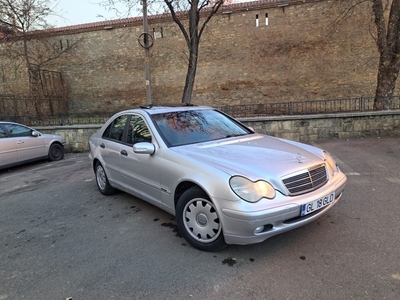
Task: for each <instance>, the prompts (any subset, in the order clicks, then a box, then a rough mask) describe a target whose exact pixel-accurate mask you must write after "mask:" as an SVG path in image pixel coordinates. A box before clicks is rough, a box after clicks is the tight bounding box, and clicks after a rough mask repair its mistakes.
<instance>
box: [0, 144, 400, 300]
mask: <svg viewBox="0 0 400 300" xmlns="http://www.w3.org/2000/svg"><path fill="white" fill-rule="evenodd" d="M316 145H317V146H319V147H322V148H324V149H326V150H328V151H329V152H331V154H332V155H333V156H334V158H335V159H336V160H337V161H338V162H339V164H340V166H341V168H342V170H343V171H344V172H345V173H346V174H347V175H348V185H347V188H346V190H345V194H344V196H343V197H342V199H341V201H340V202H339V203H338V204H337V205H336V206H335V207H334V208H332V210H331V211H330V212H329V214H327V215H325V216H323V217H322V218H320V219H319V220H317V221H316V222H313V223H311V224H309V225H306V226H304V227H302V228H299V229H296V230H293V231H291V232H287V233H284V234H281V235H278V236H275V237H273V238H271V239H269V240H267V241H265V242H263V243H261V244H256V245H249V246H229V247H227V248H226V249H224V250H223V251H221V252H217V253H207V252H201V251H199V250H196V249H194V248H192V247H191V246H189V245H187V244H186V242H185V240H184V239H183V238H181V237H180V236H179V234H178V233H177V232H176V226H175V221H174V220H173V218H172V216H171V215H169V214H167V213H165V212H163V211H161V210H160V209H158V208H155V207H152V206H151V205H149V204H146V203H145V202H143V201H141V200H139V199H136V198H134V197H132V196H129V195H127V194H124V193H118V194H116V195H113V196H111V197H107V196H103V195H101V194H100V193H99V192H98V190H97V187H96V184H95V181H94V174H93V172H92V170H91V168H90V162H89V159H88V157H87V153H83V154H67V156H66V159H65V160H63V161H61V162H53V163H49V162H41V163H35V164H30V165H27V166H23V167H18V168H13V169H12V170H9V171H0V300H4V299H7V300H10V299H12V300H14V299H18V300H19V299H41V300H47V299H48V300H58V299H60V300H61V299H62V300H65V299H66V298H68V297H72V298H73V299H74V300H82V299H84V300H92V299H93V300H102V299H104V300H110V299H152V300H154V299H229V300H232V299H257V300H258V299H279V300H282V299H338V300H339V299H346V300H348V299H374V300H375V299H396V300H398V299H400V229H399V228H400V138H392V139H362V140H350V141H343V140H342V141H330V142H318V143H316Z"/></svg>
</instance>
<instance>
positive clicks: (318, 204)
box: [301, 192, 335, 217]
mask: <svg viewBox="0 0 400 300" xmlns="http://www.w3.org/2000/svg"><path fill="white" fill-rule="evenodd" d="M333 201H335V193H334V192H333V193H331V194H329V195H328V196H325V197H322V198H320V199H317V200H314V201H312V202H309V203H306V204H303V205H302V206H301V216H302V217H303V216H306V215H308V214H311V213H313V212H314V211H317V210H319V209H321V208H323V207H325V206H328V205H329V204H331V203H333Z"/></svg>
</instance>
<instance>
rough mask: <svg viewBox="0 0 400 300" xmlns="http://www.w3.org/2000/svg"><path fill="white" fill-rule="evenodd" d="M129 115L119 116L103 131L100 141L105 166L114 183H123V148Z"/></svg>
mask: <svg viewBox="0 0 400 300" xmlns="http://www.w3.org/2000/svg"><path fill="white" fill-rule="evenodd" d="M127 120H128V115H122V116H119V117H117V118H116V119H115V120H114V121H113V122H111V123H110V125H109V126H108V127H107V128H106V130H105V131H104V132H103V136H102V139H101V142H100V147H101V157H102V158H103V161H104V168H105V170H106V172H107V177H108V180H109V181H110V182H112V183H114V184H118V185H122V184H123V176H122V174H121V158H120V157H121V150H122V146H123V144H122V143H123V140H124V139H125V127H126V123H127Z"/></svg>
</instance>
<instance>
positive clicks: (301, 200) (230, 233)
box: [220, 173, 347, 245]
mask: <svg viewBox="0 0 400 300" xmlns="http://www.w3.org/2000/svg"><path fill="white" fill-rule="evenodd" d="M335 177H336V178H334V179H333V180H331V181H330V182H328V183H327V184H326V185H325V186H323V187H321V188H319V189H318V190H315V191H313V192H311V193H307V194H303V195H299V196H295V197H285V196H283V195H282V196H281V198H286V199H285V201H282V202H284V203H285V204H284V205H281V206H278V207H275V208H271V209H265V210H258V211H239V210H235V209H232V208H229V207H222V208H221V211H222V213H221V215H220V218H221V223H222V227H223V231H224V238H225V242H226V243H227V244H237V245H246V244H254V243H260V242H262V241H264V240H266V239H268V238H270V237H272V236H274V235H277V234H280V233H283V232H285V231H289V230H292V229H295V228H297V227H301V226H303V225H306V224H308V223H310V222H312V221H314V220H316V219H318V218H319V217H321V216H322V215H323V214H324V213H326V212H327V211H329V210H330V209H331V208H332V207H333V206H334V205H335V204H336V203H337V202H338V201H339V199H340V198H341V196H342V193H343V190H344V187H345V185H346V180H347V179H346V176H345V175H344V174H343V173H339V174H337V176H335ZM333 191H335V200H334V201H333V202H332V203H331V204H330V205H328V206H325V207H323V208H321V209H319V210H317V211H315V212H313V213H311V214H309V215H306V216H304V217H301V206H302V205H303V204H306V203H309V202H311V201H314V200H317V199H319V198H322V197H324V196H326V195H328V194H330V193H331V192H333ZM260 226H264V230H263V231H262V232H260V233H255V230H256V228H258V227H260Z"/></svg>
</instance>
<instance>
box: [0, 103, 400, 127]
mask: <svg viewBox="0 0 400 300" xmlns="http://www.w3.org/2000/svg"><path fill="white" fill-rule="evenodd" d="M374 99H375V97H359V98H346V99H333V100H316V101H298V102H296V101H291V102H281V103H262V104H245V105H224V106H215V107H216V108H217V109H220V110H221V111H223V112H225V113H227V114H229V115H231V116H233V117H236V118H245V117H267V116H292V115H310V114H332V113H344V112H367V111H374V110H376V109H375V106H374ZM390 109H400V96H393V97H391V98H390ZM5 111H6V110H2V109H1V107H0V120H3V121H12V122H17V123H21V124H25V125H28V126H65V125H87V124H102V123H104V122H105V121H107V120H108V119H109V118H110V117H111V116H112V115H113V114H114V112H100V113H96V112H93V113H85V114H79V113H71V114H58V115H29V114H26V115H22V114H21V115H17V114H13V115H11V114H7V113H5Z"/></svg>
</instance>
